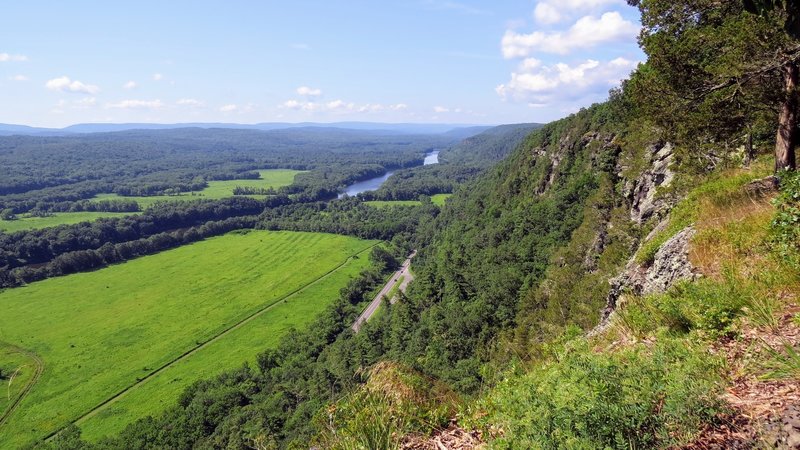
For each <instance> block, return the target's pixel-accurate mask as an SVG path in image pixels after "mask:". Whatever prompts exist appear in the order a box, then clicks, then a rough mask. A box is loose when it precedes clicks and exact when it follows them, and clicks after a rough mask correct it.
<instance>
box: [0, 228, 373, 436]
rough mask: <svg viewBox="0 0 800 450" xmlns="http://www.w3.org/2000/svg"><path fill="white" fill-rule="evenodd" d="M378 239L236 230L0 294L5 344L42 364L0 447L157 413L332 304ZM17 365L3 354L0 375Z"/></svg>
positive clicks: (116, 426) (104, 429)
mask: <svg viewBox="0 0 800 450" xmlns="http://www.w3.org/2000/svg"><path fill="white" fill-rule="evenodd" d="M376 243H377V242H375V241H364V240H359V239H355V238H350V237H344V236H337V235H329V234H321V233H296V232H269V231H251V232H247V233H236V232H234V233H230V234H227V235H224V236H219V237H215V238H211V239H208V240H205V241H201V242H198V243H195V244H191V245H187V246H184V247H180V248H177V249H174V250H169V251H166V252H163V253H159V254H156V255H152V256H146V257H142V258H138V259H135V260H132V261H128V262H126V263H123V264H119V265H114V266H111V267H108V268H105V269H101V270H98V271H95V272H88V273H79V274H74V275H70V276H66V277H59V278H52V279H48V280H44V281H41V282H37V283H33V284H31V285H29V286H26V287H22V288H15V289H9V290H6V291H3V292H0V308H2V311H3V313H2V314H0V342H5V343H8V344H10V345H13V346H17V347H19V348H22V349H25V350H27V351H29V352H31V353H33V354H35V355H37V356H38V357H39V358H40V359H41V360H42V361H43V365H44V371H43V373H42V374H41V377H40V378H39V379H38V381H36V382H35V384H33V385H32V388H31V389H30V391H29V392H27V395H25V397H24V398H23V400H22V401H21V402H20V403H19V405H18V406H17V408H16V409H15V410H13V412H12V413H11V415H10V416H9V417H8V419H7V420H6V421H5V422H4V423H2V424H1V425H0V448H17V447H19V446H22V445H24V444H26V443H28V442H30V441H32V440H34V439H36V438H42V437H45V436H48V435H49V434H51V433H53V432H55V431H57V430H58V429H60V428H61V427H63V426H64V425H66V424H68V423H70V422H75V421H77V423H78V425H79V426H81V427H82V428H83V429H84V430H85V432H86V437H87V438H90V439H97V438H99V437H101V436H102V435H105V434H109V433H113V432H115V431H119V430H120V429H121V428H123V427H124V426H125V425H127V424H128V423H130V422H132V421H133V420H136V419H137V418H140V417H143V416H145V415H148V414H157V413H159V412H160V411H162V410H163V409H164V408H165V407H166V406H167V405H169V404H170V403H173V402H174V399H175V398H177V396H178V395H179V394H180V393H181V391H182V390H183V388H185V387H186V386H187V385H189V384H191V383H192V382H194V381H196V380H198V379H203V378H208V377H209V376H212V375H214V374H215V373H219V372H221V371H224V370H226V369H230V368H233V367H237V366H238V365H240V364H241V363H243V362H244V361H250V362H253V361H254V358H255V356H256V354H257V353H258V352H260V351H262V350H263V349H265V348H267V347H269V346H272V345H275V344H276V343H277V341H278V340H279V339H280V337H281V336H283V335H284V334H285V333H286V332H287V331H288V330H289V329H290V328H291V327H296V328H301V327H303V326H305V325H307V324H308V323H310V322H311V321H312V320H314V317H315V316H316V315H317V313H319V312H320V311H321V310H322V309H323V308H324V307H325V306H327V305H328V304H330V303H331V302H332V301H333V300H335V299H336V297H337V296H338V291H339V289H340V288H341V287H343V286H344V284H345V283H346V282H347V280H348V279H349V278H351V277H353V276H355V275H356V274H357V273H358V272H359V271H360V270H361V269H363V268H364V267H366V265H367V264H368V257H367V256H368V252H367V250H368V249H369V248H371V247H372V246H374V245H375V244H376ZM356 255H358V256H359V257H358V258H354V256H356ZM0 349H2V347H0ZM6 354H8V355H12V356H6ZM12 358H15V359H13V360H12ZM19 360H20V356H19V354H18V353H16V354H12V353H9V352H7V353H3V352H2V351H0V367H6V366H9V367H10V366H12V365H17V366H19V365H21V364H22V363H21V362H20V361H19ZM120 394H121V395H120Z"/></svg>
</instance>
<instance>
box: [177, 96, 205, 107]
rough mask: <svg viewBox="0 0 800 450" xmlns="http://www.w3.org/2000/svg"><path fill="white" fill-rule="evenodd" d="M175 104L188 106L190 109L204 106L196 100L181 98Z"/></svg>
mask: <svg viewBox="0 0 800 450" xmlns="http://www.w3.org/2000/svg"><path fill="white" fill-rule="evenodd" d="M175 104H177V105H180V106H190V107H192V108H201V107H203V106H205V103H204V102H201V101H200V100H196V99H193V98H182V99H179V100H178V101H177V102H175Z"/></svg>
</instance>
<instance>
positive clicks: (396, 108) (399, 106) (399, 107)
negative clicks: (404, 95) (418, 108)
mask: <svg viewBox="0 0 800 450" xmlns="http://www.w3.org/2000/svg"><path fill="white" fill-rule="evenodd" d="M389 109H391V110H392V111H405V110H407V109H408V105H406V104H405V103H396V104H394V105H389Z"/></svg>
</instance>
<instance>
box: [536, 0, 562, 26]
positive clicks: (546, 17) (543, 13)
mask: <svg viewBox="0 0 800 450" xmlns="http://www.w3.org/2000/svg"><path fill="white" fill-rule="evenodd" d="M533 18H534V19H536V21H537V22H539V23H543V24H552V23H558V22H561V19H562V17H561V13H560V12H559V11H558V9H557V8H556V7H555V6H553V5H551V4H550V3H547V2H539V3H537V4H536V9H534V10H533Z"/></svg>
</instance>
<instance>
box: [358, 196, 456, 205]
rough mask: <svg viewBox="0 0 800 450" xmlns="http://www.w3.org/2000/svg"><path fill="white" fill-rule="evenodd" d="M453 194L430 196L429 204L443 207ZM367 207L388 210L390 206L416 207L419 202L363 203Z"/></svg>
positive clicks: (376, 201)
mask: <svg viewBox="0 0 800 450" xmlns="http://www.w3.org/2000/svg"><path fill="white" fill-rule="evenodd" d="M451 195H453V194H436V195H432V196H431V202H432V203H433V204H434V205H436V206H444V202H445V200H447V199H448V198H449V197H450V196H451ZM365 203H366V204H367V205H370V206H375V207H377V208H388V207H392V206H418V205H420V202H419V200H388V201H386V200H373V201H369V202H365Z"/></svg>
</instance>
